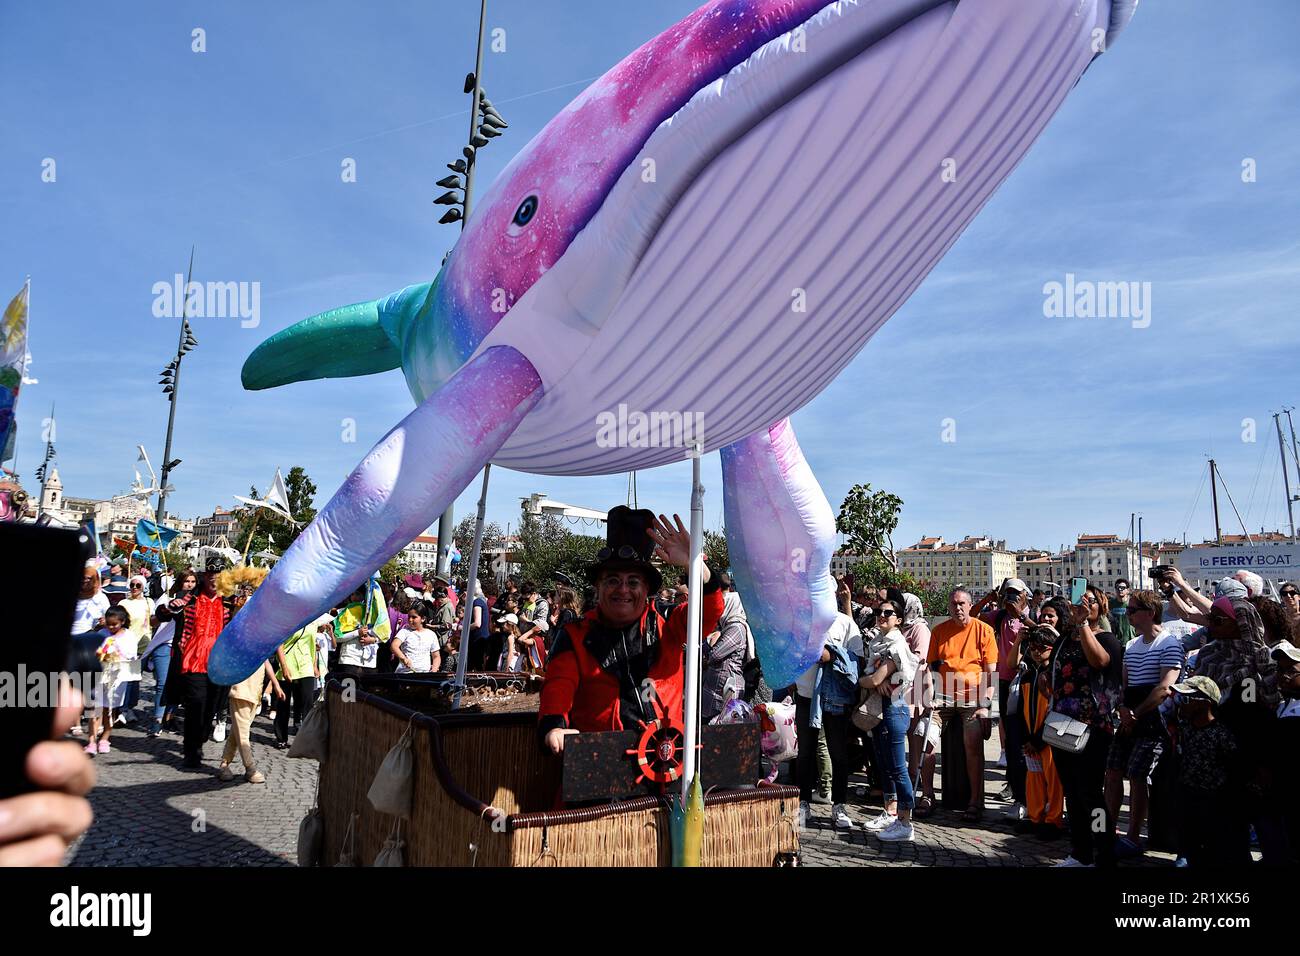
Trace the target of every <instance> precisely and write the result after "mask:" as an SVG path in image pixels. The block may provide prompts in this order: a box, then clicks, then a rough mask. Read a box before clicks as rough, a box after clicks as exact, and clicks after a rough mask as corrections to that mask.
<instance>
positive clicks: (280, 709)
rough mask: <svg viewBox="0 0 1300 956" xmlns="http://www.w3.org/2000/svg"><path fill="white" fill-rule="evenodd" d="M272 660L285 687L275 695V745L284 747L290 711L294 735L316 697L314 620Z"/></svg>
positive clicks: (317, 675) (291, 637) (299, 630)
mask: <svg viewBox="0 0 1300 956" xmlns="http://www.w3.org/2000/svg"><path fill="white" fill-rule="evenodd" d="M385 618H387V612H386V611H385ZM275 659H276V662H277V664H278V666H277V667H276V669H275V678H276V680H277V681H278V682H280V683H281V684H282V685H283V687H284V694H283V695H280V694H277V695H276V696H277V697H279V698H280V703H279V704H278V705H276V708H275V747H276V749H277V750H284V749H285V748H286V747H288V746H289V734H290V727H289V712H290V710H292V711H293V728H292V732H293V733H295V734H296V733H297V732H298V725H299V724H300V723H302V720H303V718H304V717H306V716H307V709H308V708H309V707H310V706H311V703H312V701H313V700H315V699H316V680H317V678H319V677H320V669H319V666H318V665H317V663H316V622H315V621H313V622H312V623H310V624H307V625H305V626H303V627H300V628H299V629H298V630H296V631H294V632H293V634H291V635H290V636H289V638H288V640H286V641H285V642H284V643H283V644H281V645H280V646H279V647H277V648H276V649H275ZM272 686H273V687H274V684H272ZM257 696H258V698H259V699H260V698H261V696H262V693H261V689H260V688H259V689H258V694H257Z"/></svg>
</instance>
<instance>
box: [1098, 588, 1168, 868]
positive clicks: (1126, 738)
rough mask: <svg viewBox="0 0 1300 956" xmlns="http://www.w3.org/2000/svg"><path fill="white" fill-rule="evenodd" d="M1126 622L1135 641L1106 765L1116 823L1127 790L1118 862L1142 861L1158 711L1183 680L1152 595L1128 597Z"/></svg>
mask: <svg viewBox="0 0 1300 956" xmlns="http://www.w3.org/2000/svg"><path fill="white" fill-rule="evenodd" d="M1125 610H1126V615H1125V617H1126V619H1127V620H1128V621H1130V622H1132V625H1133V628H1134V630H1135V631H1136V633H1137V636H1136V637H1135V638H1134V639H1133V640H1132V641H1131V642H1130V643H1129V644H1128V646H1127V647H1125V649H1124V663H1123V669H1122V674H1123V684H1122V687H1123V689H1122V695H1123V702H1122V703H1121V704H1120V706H1119V727H1118V728H1117V730H1116V732H1115V736H1114V739H1113V740H1112V741H1111V745H1110V752H1109V754H1108V756H1107V759H1106V809H1107V811H1108V812H1109V814H1110V819H1112V820H1118V819H1119V810H1120V804H1121V803H1122V802H1123V799H1124V781H1125V780H1128V785H1129V817H1128V835H1127V836H1124V837H1121V838H1120V839H1119V841H1118V842H1117V843H1116V844H1115V855H1116V856H1117V857H1129V856H1140V855H1141V854H1142V853H1143V847H1142V824H1143V823H1144V822H1146V816H1147V806H1148V797H1149V791H1148V785H1149V784H1150V780H1151V775H1152V774H1153V773H1154V772H1155V769H1156V764H1157V763H1159V761H1160V756H1161V754H1162V753H1164V751H1165V749H1166V747H1168V744H1169V738H1168V735H1167V734H1166V733H1165V722H1164V718H1163V716H1162V715H1161V705H1162V704H1163V703H1164V702H1165V700H1166V699H1167V698H1168V697H1169V696H1170V694H1172V693H1173V690H1172V688H1173V685H1174V684H1175V683H1176V682H1177V681H1178V679H1179V677H1180V676H1181V674H1182V670H1183V663H1184V659H1185V655H1184V654H1183V644H1182V641H1181V640H1179V639H1178V637H1177V636H1175V635H1173V634H1166V633H1164V631H1163V629H1162V628H1161V626H1160V619H1161V614H1162V610H1163V608H1162V603H1161V601H1160V596H1159V595H1157V594H1156V593H1155V592H1154V591H1134V592H1131V593H1130V595H1129V598H1128V604H1127V605H1126V608H1125Z"/></svg>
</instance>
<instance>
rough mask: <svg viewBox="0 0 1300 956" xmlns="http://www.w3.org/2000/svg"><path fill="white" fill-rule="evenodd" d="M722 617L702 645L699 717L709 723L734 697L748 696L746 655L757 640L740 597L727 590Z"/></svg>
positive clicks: (724, 596)
mask: <svg viewBox="0 0 1300 956" xmlns="http://www.w3.org/2000/svg"><path fill="white" fill-rule="evenodd" d="M723 601H724V604H723V611H722V617H721V618H719V620H718V627H717V630H715V631H713V632H712V633H710V634H709V635H708V636H707V637H706V638H705V639H704V643H703V644H702V645H701V646H700V656H701V664H700V669H701V672H702V675H703V676H702V678H701V680H702V687H701V693H700V718H701V720H703V721H704V723H706V724H707V723H709V722H710V721H712V720H713V718H714V717H716V716H718V714H720V713H722V708H723V707H724V706H725V705H726V703H727V701H728V699H730V698H732V697H736V698H743V697H744V694H745V676H744V673H743V672H744V664H745V655H746V653H747V652H751V649H752V647H753V641H754V638H753V636H752V635H751V634H750V632H749V620H748V619H747V618H746V616H745V609H744V607H742V606H741V603H740V595H739V594H737V593H736V592H735V591H727V592H725V593H724V595H723Z"/></svg>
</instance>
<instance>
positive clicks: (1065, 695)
mask: <svg viewBox="0 0 1300 956" xmlns="http://www.w3.org/2000/svg"><path fill="white" fill-rule="evenodd" d="M1099 596H1100V592H1095V593H1094V591H1085V592H1084V595H1083V597H1082V598H1081V599H1080V600H1081V601H1082V603H1080V604H1069V603H1068V602H1066V601H1065V599H1064V598H1059V597H1057V598H1052V599H1051V600H1049V601H1048V602H1046V603H1045V604H1044V605H1043V608H1044V610H1046V609H1047V608H1051V609H1052V611H1053V613H1054V615H1055V617H1056V620H1057V622H1058V623H1057V624H1056V627H1057V629H1058V630H1060V632H1061V638H1060V640H1058V641H1057V642H1056V647H1055V649H1054V650H1053V651H1052V658H1051V662H1050V665H1049V668H1048V673H1049V675H1050V681H1051V688H1052V710H1053V711H1055V712H1056V713H1060V714H1065V715H1066V716H1067V717H1070V718H1072V719H1074V720H1078V721H1081V722H1083V723H1085V724H1087V725H1088V728H1089V733H1088V742H1087V744H1086V745H1085V746H1084V748H1083V750H1081V751H1080V752H1079V753H1070V752H1069V751H1067V750H1057V751H1056V752H1055V753H1054V754H1053V755H1052V756H1053V758H1054V761H1055V764H1056V769H1057V772H1058V773H1059V774H1060V776H1061V786H1062V788H1063V789H1064V790H1065V806H1066V810H1067V816H1068V819H1069V823H1070V855H1069V856H1067V857H1066V858H1065V859H1064V860H1063V861H1062V862H1061V863H1059V864H1057V865H1058V866H1066V867H1077V866H1092V865H1094V864H1096V865H1099V866H1114V864H1115V833H1114V827H1115V821H1114V820H1112V819H1111V818H1110V814H1109V812H1108V811H1107V809H1106V800H1105V780H1106V758H1107V756H1108V754H1109V753H1110V744H1111V739H1112V737H1113V734H1114V728H1115V708H1116V705H1117V704H1118V699H1117V694H1118V689H1119V686H1120V673H1121V667H1122V662H1123V656H1124V651H1123V648H1121V647H1120V645H1119V641H1117V640H1116V639H1115V635H1113V634H1111V633H1110V632H1109V631H1100V630H1097V629H1096V628H1097V626H1098V624H1099V621H1101V620H1104V619H1105V615H1104V614H1103V613H1102V606H1101V603H1100V600H1099ZM1101 600H1104V598H1101ZM1099 820H1100V821H1102V824H1103V825H1098V822H1097V821H1099Z"/></svg>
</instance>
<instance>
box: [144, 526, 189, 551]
mask: <svg viewBox="0 0 1300 956" xmlns="http://www.w3.org/2000/svg"><path fill="white" fill-rule="evenodd" d="M178 534H180V532H179V531H177V530H176V529H175V528H168V527H167V526H166V525H160V524H155V523H154V522H153V521H151V520H149V519H148V518H141V519H140V520H139V521H137V522H136V523H135V542H136V544H138V545H140V546H141V547H142V548H152V549H153V550H155V551H165V550H166V549H167V546H168V545H169V544H171V543H172V540H173V539H175V537H176V536H177V535H178Z"/></svg>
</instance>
